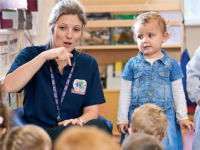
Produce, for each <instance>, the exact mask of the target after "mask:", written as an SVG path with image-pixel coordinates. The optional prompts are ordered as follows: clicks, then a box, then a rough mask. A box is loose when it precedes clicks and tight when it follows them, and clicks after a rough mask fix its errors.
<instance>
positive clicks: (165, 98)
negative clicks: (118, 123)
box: [122, 49, 183, 150]
mask: <svg viewBox="0 0 200 150" xmlns="http://www.w3.org/2000/svg"><path fill="white" fill-rule="evenodd" d="M161 51H162V53H163V54H164V56H163V57H162V58H160V59H158V60H156V61H155V62H154V63H153V64H152V65H151V64H150V63H149V62H147V61H146V60H145V59H144V57H143V55H142V53H141V52H139V53H138V55H137V56H136V57H133V58H131V59H130V60H129V61H128V63H127V64H126V67H125V69H124V72H123V75H122V78H124V79H125V80H129V81H132V98H131V105H130V108H129V117H128V118H129V122H130V120H131V115H132V113H133V111H134V109H135V108H137V107H139V106H140V105H142V104H145V103H153V104H156V105H158V106H160V107H161V108H162V109H163V112H164V113H165V115H166V117H167V119H168V129H167V138H166V140H164V141H165V142H164V143H165V144H164V146H165V149H166V150H167V149H171V150H172V149H174V150H175V149H177V150H178V149H182V147H181V145H182V144H181V143H182V142H181V143H180V146H179V144H178V145H177V144H173V143H172V142H170V141H177V143H178V141H180V138H181V137H180V138H179V137H178V135H177V133H178V132H180V127H177V126H179V125H178V124H177V122H176V114H175V110H174V107H173V96H172V89H171V82H172V81H175V80H178V79H180V78H182V77H183V73H182V70H181V68H180V65H179V64H178V62H177V61H176V60H175V59H174V58H172V57H169V56H168V55H167V53H166V52H165V51H164V50H162V49H161ZM179 134H180V135H181V132H180V133H179ZM180 147H181V148H180Z"/></svg>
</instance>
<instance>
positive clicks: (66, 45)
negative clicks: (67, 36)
mask: <svg viewBox="0 0 200 150" xmlns="http://www.w3.org/2000/svg"><path fill="white" fill-rule="evenodd" d="M71 45H72V43H71V42H64V46H65V47H69V46H71Z"/></svg>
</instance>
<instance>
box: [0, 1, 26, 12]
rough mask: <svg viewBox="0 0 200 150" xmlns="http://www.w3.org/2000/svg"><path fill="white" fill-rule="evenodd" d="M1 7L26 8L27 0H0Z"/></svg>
mask: <svg viewBox="0 0 200 150" xmlns="http://www.w3.org/2000/svg"><path fill="white" fill-rule="evenodd" d="M0 8H1V9H2V8H3V9H15V10H16V9H27V0H0Z"/></svg>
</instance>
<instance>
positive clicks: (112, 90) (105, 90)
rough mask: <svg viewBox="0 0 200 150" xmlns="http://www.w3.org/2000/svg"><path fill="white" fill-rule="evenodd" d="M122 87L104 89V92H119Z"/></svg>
mask: <svg viewBox="0 0 200 150" xmlns="http://www.w3.org/2000/svg"><path fill="white" fill-rule="evenodd" d="M119 91H120V89H103V92H119Z"/></svg>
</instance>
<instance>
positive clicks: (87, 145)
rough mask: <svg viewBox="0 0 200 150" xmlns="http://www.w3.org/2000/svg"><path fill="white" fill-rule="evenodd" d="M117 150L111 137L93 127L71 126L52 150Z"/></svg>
mask: <svg viewBox="0 0 200 150" xmlns="http://www.w3.org/2000/svg"><path fill="white" fill-rule="evenodd" d="M82 149H86V150H94V149H95V150H118V149H119V146H118V145H117V144H116V143H115V142H114V141H113V139H112V137H111V136H110V135H108V134H107V133H106V132H104V131H103V130H100V129H97V128H95V127H84V128H82V127H78V126H73V127H70V128H69V129H67V130H65V131H64V132H63V133H62V134H61V135H60V136H59V137H58V139H57V140H56V142H55V147H54V150H82Z"/></svg>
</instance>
